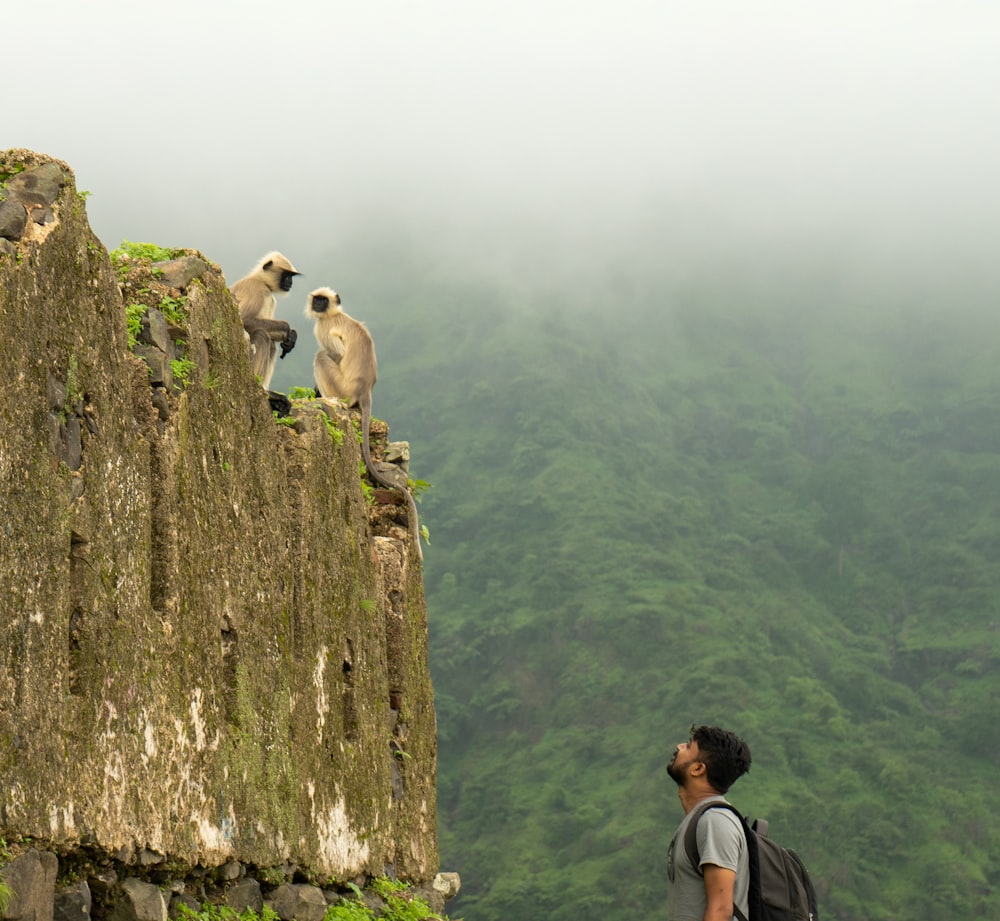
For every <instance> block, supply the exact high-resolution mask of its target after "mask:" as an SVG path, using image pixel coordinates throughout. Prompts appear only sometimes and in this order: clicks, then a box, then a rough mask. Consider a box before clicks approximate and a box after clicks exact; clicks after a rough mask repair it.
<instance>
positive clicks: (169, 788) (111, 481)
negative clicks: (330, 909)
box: [0, 150, 438, 881]
mask: <svg viewBox="0 0 1000 921" xmlns="http://www.w3.org/2000/svg"><path fill="white" fill-rule="evenodd" d="M168 255H169V257H170V258H167V259H164V258H162V257H161V258H155V254H154V257H153V258H142V257H141V256H137V255H135V254H133V255H132V257H131V258H130V257H129V256H127V255H125V256H122V257H121V258H120V259H118V260H117V261H112V260H111V259H110V258H109V254H108V252H107V250H106V249H105V247H104V246H103V245H102V243H101V242H100V241H99V240H98V239H97V238H96V237H95V236H94V234H93V233H92V232H91V230H90V228H89V225H88V222H87V216H86V209H85V202H84V200H83V196H81V195H79V194H78V193H77V190H76V188H75V184H74V177H73V173H72V171H71V169H70V168H69V167H68V166H67V165H66V164H65V163H61V162H58V161H53V160H51V158H48V157H44V156H40V155H37V154H34V153H31V152H29V151H24V150H14V151H6V152H2V153H0V380H2V381H3V386H2V387H0V541H2V543H0V548H2V550H0V578H2V586H3V593H2V595H0V836H3V838H5V839H6V841H7V842H8V843H9V842H14V841H22V842H28V843H30V845H31V846H33V847H35V848H37V849H39V850H40V851H51V852H54V853H56V854H57V855H59V857H60V859H61V860H64V861H70V862H72V861H73V860H83V859H86V860H89V861H91V862H92V863H94V864H95V865H96V864H98V863H100V862H101V861H105V862H107V861H113V862H116V865H117V866H120V867H126V868H127V867H142V866H146V865H150V866H156V865H161V864H168V865H171V866H174V867H180V868H183V867H201V868H206V867H219V866H223V865H227V864H232V862H233V861H236V862H238V863H239V864H240V865H241V866H244V867H251V868H255V869H257V870H259V871H263V870H265V869H269V870H270V871H271V872H276V871H275V869H274V868H278V871H280V872H278V876H279V877H280V876H282V874H284V876H289V874H294V875H296V876H297V877H298V878H300V879H301V878H305V879H309V880H323V881H330V880H350V879H353V878H356V877H358V876H359V875H364V874H368V875H380V874H384V873H389V874H391V875H396V876H398V877H400V878H402V879H411V880H415V881H426V880H429V879H431V878H433V877H434V875H435V873H436V871H437V866H438V855H437V847H436V804H435V758H436V736H435V722H434V710H433V696H432V688H431V682H430V678H429V675H428V669H427V655H426V609H425V604H424V595H423V583H422V579H421V572H420V566H419V561H418V560H417V555H416V553H415V552H414V548H413V547H412V546H410V544H409V542H408V536H407V531H406V528H405V517H403V518H402V519H400V516H405V507H402V508H397V507H395V506H386V507H385V508H382V509H377V508H376V509H375V510H374V512H373V508H372V503H371V501H370V499H367V498H366V495H365V491H364V490H363V489H362V483H361V480H360V478H359V475H358V470H359V464H360V451H359V447H358V442H357V437H356V432H355V428H354V426H353V424H352V421H351V418H350V416H349V414H348V413H347V412H346V410H344V409H343V408H342V407H338V406H336V405H334V404H331V403H328V402H326V401H306V402H296V403H295V404H294V407H293V410H292V413H291V417H290V418H288V419H284V420H280V421H279V420H277V419H276V418H275V416H274V415H273V414H272V412H271V408H270V407H269V405H268V401H267V396H266V394H265V393H264V392H263V391H262V390H261V388H260V385H259V384H258V383H257V382H256V381H255V380H254V379H253V378H252V377H251V374H250V370H249V363H248V361H247V345H246V340H245V337H244V334H243V330H242V327H241V326H240V323H239V318H238V314H237V311H236V307H235V304H234V302H233V299H232V296H231V295H230V293H229V290H228V288H227V286H226V280H225V279H224V278H223V276H222V273H221V272H220V271H219V269H218V267H216V266H214V265H213V264H212V263H211V262H210V261H209V260H207V259H205V258H204V257H202V256H201V255H200V254H198V253H195V252H191V251H185V252H181V253H171V254H168ZM282 423H284V424H282ZM383 436H384V432H383ZM383 441H384V437H383ZM373 522H374V525H373ZM0 862H2V861H0ZM289 868H293V869H289ZM176 872H177V873H180V870H177V871H176Z"/></svg>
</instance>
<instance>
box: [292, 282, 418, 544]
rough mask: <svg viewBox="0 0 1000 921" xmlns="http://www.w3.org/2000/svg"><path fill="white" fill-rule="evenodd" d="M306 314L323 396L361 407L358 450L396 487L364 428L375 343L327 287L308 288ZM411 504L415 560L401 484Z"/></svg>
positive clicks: (374, 474) (373, 472)
mask: <svg viewBox="0 0 1000 921" xmlns="http://www.w3.org/2000/svg"><path fill="white" fill-rule="evenodd" d="M306 316H307V317H312V318H313V319H314V320H315V321H316V326H315V333H316V341H317V342H318V343H319V351H318V352H317V353H316V358H315V359H314V360H313V374H315V376H316V387H317V389H318V391H319V395H320V396H321V397H325V398H327V399H329V398H334V397H340V398H341V399H343V400H346V402H347V405H348V406H358V407H359V408H360V409H361V454H362V456H363V457H364V461H365V468H366V469H367V470H368V475H369V476H370V477H371V478H372V479H373V480H375V482H377V483H379V484H381V485H382V486H385V487H386V488H387V489H398V488H399V487H397V486H396V484H394V483H391V482H390V481H389V480H387V479H386V478H385V477H383V476H382V474H381V473H379V471H378V468H377V467H376V466H375V464H374V463H373V462H372V455H371V448H370V447H369V442H368V431H369V428H370V427H371V418H372V390H373V388H374V387H375V380H376V378H377V377H378V369H377V364H376V361H375V343H374V342H373V341H372V336H371V333H370V332H368V328H367V327H366V326H365V324H364V323H362V322H361V321H360V320H355V319H354V318H353V317H349V316H348V315H347V314H346V313H344V311H343V310H342V309H341V307H340V295H339V294H337V292H336V291H332V290H331V289H330V288H317V289H316V290H315V291H313V292H312V293H310V295H309V300H308V302H307V304H306ZM402 492H403V495H404V496H405V497H406V502H407V506H408V508H409V519H410V530H411V532H412V534H413V546H414V547H415V548H416V551H417V559H423V552H422V550H421V548H420V524H419V520H418V518H417V505H416V503H415V502H414V501H413V496H412V495H410V491H409V490H408V489H407V488H406V487H405V486H404V487H402Z"/></svg>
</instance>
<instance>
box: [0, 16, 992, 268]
mask: <svg viewBox="0 0 1000 921" xmlns="http://www.w3.org/2000/svg"><path fill="white" fill-rule="evenodd" d="M4 26H5V28H4V29H3V33H4V35H5V37H6V40H5V42H4V61H5V65H6V71H7V73H8V75H9V76H8V80H7V90H6V93H5V98H4V104H3V108H2V110H0V148H7V147H29V148H32V149H35V150H38V151H41V152H44V153H47V154H51V155H53V156H56V157H58V158H60V159H63V160H65V161H67V162H68V163H69V164H70V166H72V167H73V168H74V170H75V172H76V176H77V184H78V187H79V188H81V189H85V190H88V191H89V192H90V193H91V198H90V199H89V201H88V213H89V215H90V219H91V223H92V225H93V226H94V229H95V231H96V232H97V234H98V236H100V237H101V239H102V240H103V242H104V243H105V244H106V245H107V246H108V247H109V248H112V247H114V246H115V245H117V244H118V243H119V242H120V241H121V240H122V239H123V238H124V239H130V240H142V241H151V242H156V243H160V244H163V245H176V246H193V247H196V248H198V249H201V250H202V251H203V252H204V253H205V254H206V255H208V256H209V257H211V258H213V259H215V260H216V261H218V262H220V263H221V264H222V266H223V268H224V269H225V271H226V274H227V277H228V278H229V280H230V281H233V280H235V278H236V277H238V275H240V274H242V272H243V271H244V270H245V269H247V268H249V267H250V265H251V264H252V263H253V262H254V261H255V260H256V258H257V257H258V256H259V255H261V254H262V253H263V252H266V251H268V250H270V249H281V250H282V251H284V252H286V253H288V254H289V255H290V256H291V257H292V259H293V261H295V262H297V263H308V261H309V260H313V261H316V260H319V259H325V258H327V254H329V253H331V252H334V253H335V252H337V251H338V248H339V247H341V246H342V245H343V243H344V241H347V240H350V239H352V238H354V237H355V236H359V235H364V234H372V233H376V234H377V233H381V232H388V231H389V230H390V229H391V232H392V233H398V234H401V235H403V236H406V235H415V236H416V237H417V238H418V239H419V240H420V241H421V245H423V246H425V247H428V248H430V249H432V250H433V249H435V248H437V249H439V250H441V251H442V253H443V256H442V258H443V259H445V260H447V258H448V253H449V252H451V254H452V257H453V258H461V259H466V258H468V259H472V260H473V261H475V260H476V259H477V258H482V259H484V260H488V258H489V255H488V254H494V255H495V253H496V251H497V250H498V249H502V248H503V247H504V246H509V247H510V248H511V249H512V250H516V249H517V248H518V247H521V248H522V250H526V249H531V250H532V251H533V252H534V253H535V258H536V259H541V260H542V261H544V260H546V259H551V260H552V262H553V264H556V263H558V262H560V260H562V261H565V254H566V253H567V252H573V253H577V254H578V255H579V254H583V253H597V252H600V251H605V252H613V253H615V254H616V257H615V258H617V259H619V260H624V261H625V262H626V263H627V261H628V259H629V256H630V254H631V253H633V252H635V253H636V259H640V258H641V259H644V260H646V261H647V262H648V261H652V262H656V261H657V260H660V259H662V260H671V259H672V260H675V261H678V262H681V261H683V260H684V259H686V258H713V259H714V258H719V259H721V260H722V262H723V264H724V262H725V260H726V259H727V258H741V259H744V260H746V259H754V258H756V257H755V256H754V253H755V252H757V248H758V247H764V249H762V250H761V252H768V253H770V255H769V256H768V257H767V258H768V259H774V258H775V257H774V253H776V252H777V253H780V252H781V251H782V248H783V247H785V246H786V245H790V246H801V245H802V244H803V241H806V242H808V241H814V243H815V245H816V246H821V247H827V246H829V247H832V248H834V249H839V250H843V251H844V252H849V253H850V254H851V256H850V258H851V259H853V260H855V261H857V262H862V263H863V262H865V261H866V260H867V261H868V262H875V263H878V262H879V261H885V262H886V264H890V263H891V264H893V265H894V266H906V265H909V266H912V267H913V269H914V271H917V270H921V271H928V266H937V267H939V268H940V270H941V271H942V272H944V273H945V274H946V275H947V276H948V277H962V276H965V275H966V274H967V273H971V274H973V275H982V276H990V275H992V264H993V262H994V261H995V256H994V253H993V250H994V249H995V245H996V241H997V239H998V231H1000V216H998V215H1000V178H998V177H1000V170H998V167H997V164H998V163H1000V120H998V118H997V113H996V106H997V103H996V98H997V91H998V87H1000V54H998V53H997V49H998V48H1000V4H996V3H995V2H987V0H983V2H973V0H949V2H944V0H941V2H921V0H898V2H896V0H866V2H855V0H838V2H826V0H819V2H801V0H756V2H748V0H679V2H678V0H658V2H651V0H574V2H570V0H566V2H562V0H532V2H525V0H504V2H502V3H489V2H485V3H470V2H459V0H405V2H404V0H364V2H363V0H354V2H351V3H345V2H339V0H333V2H302V0H286V2H283V3H273V2H271V3H266V4H264V3H256V2H245V0H239V2H236V0H221V2H219V0H201V2H197V3H195V2H190V0H173V2H171V3H169V4H142V3H135V4H122V3H118V2H114V3H112V2H109V0H90V2H86V3H84V2H78V0H47V2H44V3H36V4H20V5H18V9H17V11H16V12H12V11H6V12H5V14H4ZM640 251H641V255H640ZM706 254H708V255H706ZM300 267H302V266H300ZM306 268H312V267H311V266H308V265H307V266H306ZM779 268H780V260H778V261H776V262H775V263H774V264H770V263H769V270H772V271H777V270H778V269H779ZM310 274H311V275H312V277H315V275H316V273H315V272H312V273H310ZM332 283H335V281H334V282H332Z"/></svg>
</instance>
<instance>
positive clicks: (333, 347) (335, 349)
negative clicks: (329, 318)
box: [323, 336, 347, 365]
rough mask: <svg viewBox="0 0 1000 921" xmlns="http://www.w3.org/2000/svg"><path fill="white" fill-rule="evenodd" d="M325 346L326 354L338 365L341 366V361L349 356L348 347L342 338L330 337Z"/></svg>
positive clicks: (324, 343)
mask: <svg viewBox="0 0 1000 921" xmlns="http://www.w3.org/2000/svg"><path fill="white" fill-rule="evenodd" d="M323 345H324V346H325V348H326V354H327V355H328V356H329V357H330V361H332V362H333V363H334V364H336V365H339V364H340V360H341V359H342V358H343V357H344V356H345V355H346V354H347V347H346V346H345V345H344V340H343V339H342V338H341V337H340V336H328V337H327V338H326V340H325V341H324V342H323Z"/></svg>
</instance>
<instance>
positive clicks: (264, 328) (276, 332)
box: [243, 317, 298, 358]
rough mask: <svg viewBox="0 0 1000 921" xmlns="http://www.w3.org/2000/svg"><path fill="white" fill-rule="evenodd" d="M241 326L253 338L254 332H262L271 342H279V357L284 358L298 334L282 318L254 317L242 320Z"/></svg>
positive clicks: (292, 347)
mask: <svg viewBox="0 0 1000 921" xmlns="http://www.w3.org/2000/svg"><path fill="white" fill-rule="evenodd" d="M243 328H244V329H245V330H246V331H247V333H248V334H249V335H250V338H251V339H253V338H254V337H255V334H257V333H263V334H264V335H266V336H267V338H268V339H270V340H271V341H272V342H280V343H281V357H282V358H284V357H285V356H286V355H287V354H288V353H289V352H290V351H291V350H292V349H294V348H295V342H296V339H297V338H298V334H297V333H296V332H295V330H294V329H292V328H291V327H290V326H289V325H288V324H287V323H286V322H285V321H284V320H265V319H262V318H261V317H254V318H252V319H249V320H244V322H243Z"/></svg>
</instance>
